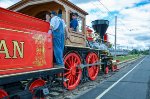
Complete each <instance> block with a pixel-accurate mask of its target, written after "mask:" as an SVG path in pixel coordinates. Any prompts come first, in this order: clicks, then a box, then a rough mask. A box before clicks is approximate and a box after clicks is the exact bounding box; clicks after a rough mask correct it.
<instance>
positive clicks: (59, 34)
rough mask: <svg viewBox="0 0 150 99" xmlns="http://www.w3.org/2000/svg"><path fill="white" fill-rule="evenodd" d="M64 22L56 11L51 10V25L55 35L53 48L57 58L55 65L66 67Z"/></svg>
mask: <svg viewBox="0 0 150 99" xmlns="http://www.w3.org/2000/svg"><path fill="white" fill-rule="evenodd" d="M63 25H64V23H63V21H62V19H61V18H59V17H58V16H57V13H56V12H55V11H52V12H51V21H50V26H51V29H52V35H53V48H54V56H55V60H56V65H55V67H57V68H62V67H63V68H64V62H63V50H64V27H65V26H63Z"/></svg>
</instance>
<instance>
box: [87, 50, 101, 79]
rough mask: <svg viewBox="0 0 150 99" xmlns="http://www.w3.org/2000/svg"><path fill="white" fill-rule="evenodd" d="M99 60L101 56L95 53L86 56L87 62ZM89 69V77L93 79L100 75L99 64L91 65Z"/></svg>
mask: <svg viewBox="0 0 150 99" xmlns="http://www.w3.org/2000/svg"><path fill="white" fill-rule="evenodd" d="M98 60H99V58H98V56H97V55H96V54H95V53H89V54H88V55H87V57H86V63H87V64H93V63H96V62H98ZM87 70H88V75H89V78H90V79H91V80H95V79H96V77H97V75H98V72H99V67H98V66H97V65H95V66H89V67H87Z"/></svg>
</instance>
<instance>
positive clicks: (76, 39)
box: [8, 0, 88, 47]
mask: <svg viewBox="0 0 150 99" xmlns="http://www.w3.org/2000/svg"><path fill="white" fill-rule="evenodd" d="M8 9H10V10H13V11H17V12H20V13H23V14H26V15H29V16H33V17H36V18H39V19H42V20H45V15H46V13H47V12H48V13H49V12H50V11H56V12H57V13H58V11H59V10H60V9H61V11H62V18H63V19H64V21H65V22H66V35H67V36H68V38H67V39H66V40H65V45H66V46H80V47H86V34H85V32H86V30H85V24H86V23H85V19H86V15H87V14H88V13H87V12H85V11H83V10H82V9H80V8H79V7H77V6H76V5H74V4H72V3H71V2H69V1H67V0H49V1H42V0H38V1H36V0H33V1H30V0H24V1H21V2H19V3H18V4H16V5H13V6H11V7H9V8H8ZM72 13H78V15H79V16H78V23H79V26H78V30H77V31H72V30H71V28H70V21H71V20H72V19H71V17H72Z"/></svg>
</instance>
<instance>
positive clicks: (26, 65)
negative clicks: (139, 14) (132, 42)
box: [0, 0, 117, 99]
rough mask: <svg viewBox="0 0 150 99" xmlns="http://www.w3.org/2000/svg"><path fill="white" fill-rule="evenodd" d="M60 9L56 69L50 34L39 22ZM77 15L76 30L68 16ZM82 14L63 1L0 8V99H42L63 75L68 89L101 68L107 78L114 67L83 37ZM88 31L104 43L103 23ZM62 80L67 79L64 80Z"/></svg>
mask: <svg viewBox="0 0 150 99" xmlns="http://www.w3.org/2000/svg"><path fill="white" fill-rule="evenodd" d="M59 9H62V14H63V16H62V17H63V19H64V20H65V22H66V25H67V27H66V34H67V35H68V37H69V38H67V39H66V40H65V51H64V64H65V69H64V68H55V66H54V57H53V41H52V34H48V30H49V26H50V25H49V23H47V22H46V21H44V19H45V14H46V13H47V12H49V11H52V10H54V11H58V10H59ZM72 12H77V13H78V15H79V31H77V32H75V31H72V30H71V29H70V28H69V27H70V26H69V25H70V20H71V13H72ZM86 15H88V13H87V12H85V11H83V10H82V9H80V8H79V7H77V6H76V5H74V4H72V3H71V2H69V1H68V0H22V1H20V2H18V3H17V4H14V5H12V6H11V7H9V8H8V9H3V8H0V35H1V36H0V99H1V98H5V99H15V98H17V99H18V98H19V99H30V98H33V99H35V98H41V99H43V98H44V95H46V94H48V93H49V90H50V89H49V87H50V86H49V84H50V82H52V81H53V80H56V79H57V78H60V77H62V83H63V85H64V86H65V88H67V89H68V90H73V89H75V88H76V87H77V86H78V85H79V83H80V81H81V80H82V79H83V78H88V79H89V80H95V79H96V77H97V76H98V73H99V72H100V70H102V71H103V72H105V73H106V74H107V73H108V72H109V70H110V69H111V70H112V71H115V70H116V69H117V66H116V61H114V60H113V57H112V56H109V54H108V52H107V51H106V50H101V49H96V48H94V47H93V46H91V45H90V44H89V43H90V40H89V39H87V32H89V30H87V29H86V25H85V24H86V22H85V20H86ZM92 25H93V29H94V30H95V31H96V32H97V33H98V35H100V37H101V38H102V39H103V38H104V34H105V32H106V30H107V28H108V26H109V21H107V20H95V21H93V22H92ZM64 78H66V80H64Z"/></svg>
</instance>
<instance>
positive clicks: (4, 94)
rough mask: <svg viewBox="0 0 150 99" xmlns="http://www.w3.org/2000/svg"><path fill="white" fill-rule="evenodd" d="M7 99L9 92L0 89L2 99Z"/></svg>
mask: <svg viewBox="0 0 150 99" xmlns="http://www.w3.org/2000/svg"><path fill="white" fill-rule="evenodd" d="M5 97H8V94H7V92H6V91H5V90H3V89H0V99H2V98H5ZM6 99H9V98H6Z"/></svg>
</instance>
